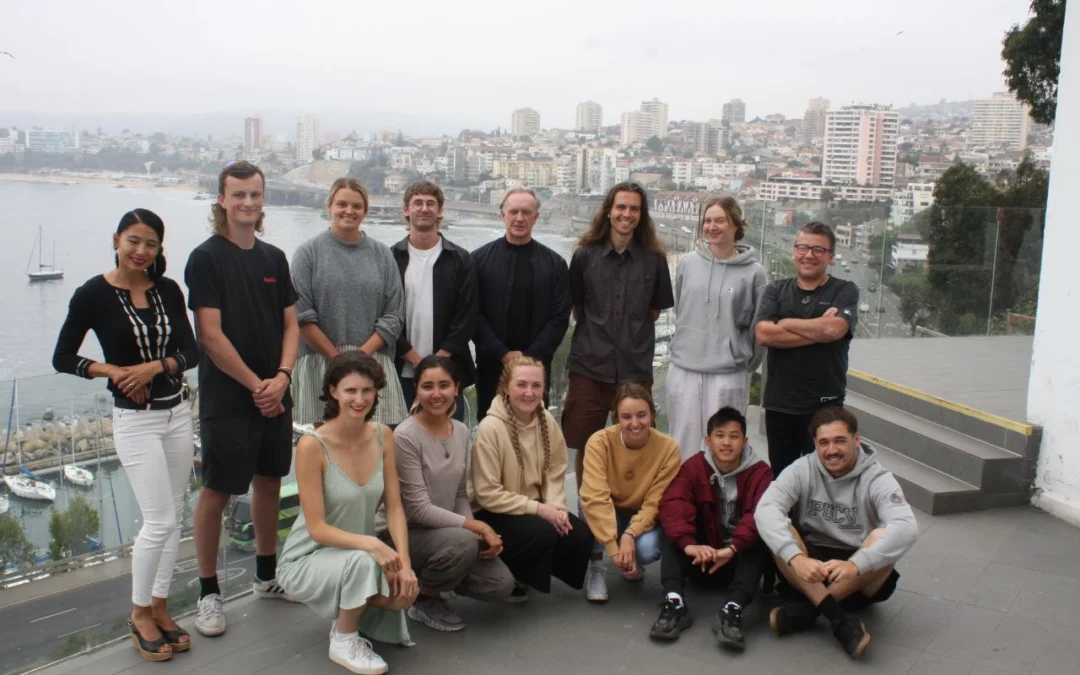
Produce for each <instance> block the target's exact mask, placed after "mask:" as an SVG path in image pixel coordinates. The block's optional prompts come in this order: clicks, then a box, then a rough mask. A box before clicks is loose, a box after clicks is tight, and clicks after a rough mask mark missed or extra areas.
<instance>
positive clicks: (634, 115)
mask: <svg viewBox="0 0 1080 675" xmlns="http://www.w3.org/2000/svg"><path fill="white" fill-rule="evenodd" d="M655 132H656V120H655V119H653V116H652V115H650V114H649V113H647V112H642V111H641V110H632V111H630V112H625V113H623V114H622V118H621V119H620V123H619V143H620V144H621V145H624V146H626V145H633V144H634V143H644V142H645V141H647V140H649V139H650V138H652V137H653V136H655V135H656V133H655Z"/></svg>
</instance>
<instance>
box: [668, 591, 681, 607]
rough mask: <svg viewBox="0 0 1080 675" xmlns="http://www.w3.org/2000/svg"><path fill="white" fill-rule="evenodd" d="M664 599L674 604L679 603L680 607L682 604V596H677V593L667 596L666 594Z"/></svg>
mask: <svg viewBox="0 0 1080 675" xmlns="http://www.w3.org/2000/svg"><path fill="white" fill-rule="evenodd" d="M664 597H665V598H666V599H668V600H674V601H675V602H677V603H679V604H680V605H681V604H683V599H682V596H681V595H679V594H678V593H668V594H667V595H666V596H664Z"/></svg>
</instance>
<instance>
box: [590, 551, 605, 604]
mask: <svg viewBox="0 0 1080 675" xmlns="http://www.w3.org/2000/svg"><path fill="white" fill-rule="evenodd" d="M585 599H586V600H588V601H589V602H607V599H608V595H607V568H606V567H604V561H603V560H590V561H589V571H588V572H586V574H585Z"/></svg>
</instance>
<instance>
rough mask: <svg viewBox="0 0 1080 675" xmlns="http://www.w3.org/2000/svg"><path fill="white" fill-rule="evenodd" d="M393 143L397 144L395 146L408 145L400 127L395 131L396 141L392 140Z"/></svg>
mask: <svg viewBox="0 0 1080 675" xmlns="http://www.w3.org/2000/svg"><path fill="white" fill-rule="evenodd" d="M394 145H396V146H397V147H399V148H403V147H405V146H406V145H408V143H406V142H405V134H403V133H402V132H401V129H398V132H397V140H396V141H394Z"/></svg>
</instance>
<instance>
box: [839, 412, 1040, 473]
mask: <svg viewBox="0 0 1080 675" xmlns="http://www.w3.org/2000/svg"><path fill="white" fill-rule="evenodd" d="M845 405H847V406H848V407H850V408H851V409H852V410H853V411H855V413H856V414H857V415H858V417H859V431H860V432H861V433H862V435H863V436H865V437H866V438H867V439H868V440H871V441H875V442H877V443H879V444H881V445H884V446H885V447H888V448H892V449H893V450H895V451H896V452H897V453H899V454H902V455H904V456H905V457H908V458H909V459H912V460H915V461H916V462H919V463H920V464H924V465H926V466H928V467H930V468H932V469H935V470H937V471H940V472H941V473H943V474H945V475H947V476H951V477H953V478H956V479H958V480H960V481H961V482H964V483H967V484H968V485H971V486H973V487H976V488H979V489H981V490H982V491H983V492H986V493H1001V494H1009V493H1027V492H1028V490H1029V489H1030V482H1031V476H1030V474H1031V472H1032V471H1033V469H1034V465H1033V462H1031V461H1029V460H1027V459H1025V458H1024V457H1023V456H1021V455H1020V454H1017V453H1013V452H1009V451H1008V450H1006V449H1004V448H1001V447H998V446H996V445H992V444H990V443H987V442H986V441H982V440H980V439H977V438H974V437H972V436H968V435H967V434H963V433H960V432H959V431H956V430H954V429H950V428H948V427H945V426H942V425H940V424H935V423H933V422H930V421H928V420H926V419H923V418H922V417H918V416H916V415H913V414H911V413H909V412H906V411H904V410H901V409H899V408H895V407H893V406H891V405H888V404H886V403H883V402H881V401H877V400H874V399H872V398H868V397H866V396H863V395H861V394H857V393H854V392H849V393H848V396H847V398H846V400H845Z"/></svg>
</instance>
